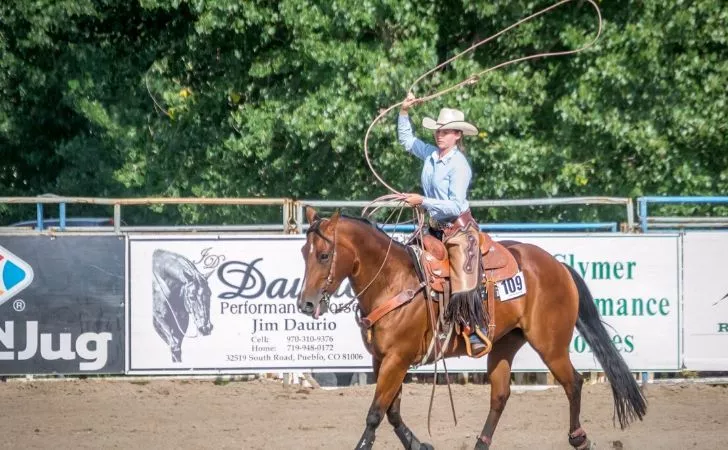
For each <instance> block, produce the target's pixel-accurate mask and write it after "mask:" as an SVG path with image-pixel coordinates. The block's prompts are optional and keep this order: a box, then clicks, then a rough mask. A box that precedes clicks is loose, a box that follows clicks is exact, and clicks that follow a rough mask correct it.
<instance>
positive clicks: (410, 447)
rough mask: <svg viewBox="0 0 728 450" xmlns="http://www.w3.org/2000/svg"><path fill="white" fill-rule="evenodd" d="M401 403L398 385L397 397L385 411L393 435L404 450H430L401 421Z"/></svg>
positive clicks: (400, 387)
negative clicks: (392, 428) (392, 429)
mask: <svg viewBox="0 0 728 450" xmlns="http://www.w3.org/2000/svg"><path fill="white" fill-rule="evenodd" d="M400 403H402V385H401V384H400V385H399V391H398V392H397V396H396V397H395V398H394V401H393V402H392V405H391V406H390V407H389V409H388V410H387V420H389V423H391V424H392V426H393V427H394V434H396V435H397V437H398V438H399V440H400V441H401V442H402V445H404V448H405V450H432V449H433V448H434V447H432V445H430V444H427V443H421V442H420V441H419V439H417V436H415V435H414V433H412V430H410V429H409V427H407V425H405V424H404V422H403V421H402V416H401V415H400V414H399V405H400Z"/></svg>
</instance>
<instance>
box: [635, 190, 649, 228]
mask: <svg viewBox="0 0 728 450" xmlns="http://www.w3.org/2000/svg"><path fill="white" fill-rule="evenodd" d="M637 202H638V203H639V205H640V226H641V228H642V232H643V233H646V232H647V199H646V198H644V197H640V198H638V199H637Z"/></svg>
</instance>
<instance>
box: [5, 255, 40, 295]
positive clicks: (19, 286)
mask: <svg viewBox="0 0 728 450" xmlns="http://www.w3.org/2000/svg"><path fill="white" fill-rule="evenodd" d="M32 282H33V268H32V267H30V265H28V263H26V262H25V261H23V260H22V259H20V258H18V257H17V256H15V255H14V254H13V253H12V252H10V250H8V249H6V248H5V247H3V246H0V305H2V304H3V303H5V302H7V301H8V300H10V299H11V298H12V297H14V296H15V295H17V294H18V293H19V292H20V291H22V290H23V289H25V288H26V287H28V285H30V283H32Z"/></svg>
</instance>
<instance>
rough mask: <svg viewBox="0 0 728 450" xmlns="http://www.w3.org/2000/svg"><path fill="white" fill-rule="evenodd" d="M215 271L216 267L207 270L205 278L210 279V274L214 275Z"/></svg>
mask: <svg viewBox="0 0 728 450" xmlns="http://www.w3.org/2000/svg"><path fill="white" fill-rule="evenodd" d="M213 272H215V269H212V270H211V271H209V272H207V273H206V274H205V279H206V280H209V279H210V275H212V273H213Z"/></svg>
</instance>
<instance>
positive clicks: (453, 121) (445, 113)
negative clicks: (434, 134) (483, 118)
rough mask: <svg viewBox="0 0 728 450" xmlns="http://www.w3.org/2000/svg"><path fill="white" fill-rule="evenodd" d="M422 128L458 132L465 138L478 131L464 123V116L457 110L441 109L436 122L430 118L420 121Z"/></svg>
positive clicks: (473, 126)
mask: <svg viewBox="0 0 728 450" xmlns="http://www.w3.org/2000/svg"><path fill="white" fill-rule="evenodd" d="M422 126H423V127H425V128H427V129H428V130H460V131H462V132H463V134H465V135H466V136H475V135H476V134H478V129H477V128H475V125H472V124H470V123H468V122H466V121H465V114H463V112H462V111H458V110H457V109H450V108H442V109H441V110H440V115H439V116H437V121H435V120H434V119H431V118H430V117H425V118H424V119H422Z"/></svg>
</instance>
